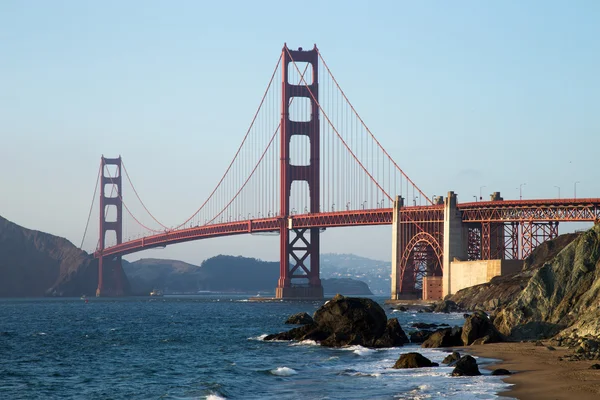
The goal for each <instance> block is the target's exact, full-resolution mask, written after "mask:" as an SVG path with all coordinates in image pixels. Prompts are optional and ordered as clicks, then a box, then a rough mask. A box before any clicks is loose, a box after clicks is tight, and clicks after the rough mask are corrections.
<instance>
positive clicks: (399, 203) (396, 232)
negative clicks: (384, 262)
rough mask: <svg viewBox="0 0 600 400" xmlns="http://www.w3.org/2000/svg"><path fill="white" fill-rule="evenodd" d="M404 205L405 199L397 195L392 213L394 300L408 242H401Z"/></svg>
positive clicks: (396, 296) (398, 291)
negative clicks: (401, 210)
mask: <svg viewBox="0 0 600 400" xmlns="http://www.w3.org/2000/svg"><path fill="white" fill-rule="evenodd" d="M403 206H404V199H403V198H402V197H400V196H396V199H394V211H393V215H392V300H398V294H399V293H400V291H401V290H400V288H399V287H398V283H399V274H400V273H401V270H400V269H401V268H400V265H401V263H402V253H403V252H404V247H405V246H406V243H401V242H400V241H401V239H402V237H401V235H402V232H401V229H400V209H401V208H402V207H403Z"/></svg>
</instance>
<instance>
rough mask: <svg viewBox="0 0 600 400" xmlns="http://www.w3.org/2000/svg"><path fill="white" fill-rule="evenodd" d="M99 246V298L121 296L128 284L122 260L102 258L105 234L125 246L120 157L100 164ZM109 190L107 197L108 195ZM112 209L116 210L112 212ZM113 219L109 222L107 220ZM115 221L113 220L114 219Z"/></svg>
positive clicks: (103, 158)
mask: <svg viewBox="0 0 600 400" xmlns="http://www.w3.org/2000/svg"><path fill="white" fill-rule="evenodd" d="M100 163H101V179H100V243H99V248H98V250H99V254H100V255H99V257H98V288H97V289H96V296H98V297H99V296H122V295H123V294H124V291H123V282H124V280H125V277H124V272H123V266H122V262H121V257H120V256H118V257H111V258H109V259H107V258H106V257H103V256H102V252H103V251H104V248H105V243H106V233H107V232H114V233H115V236H116V240H117V243H116V244H121V243H122V242H123V198H122V194H123V192H122V185H121V157H119V158H105V157H104V156H103V157H102V158H101V160H100ZM110 166H114V167H115V171H114V173H111V172H110V171H109V168H110ZM107 186H108V189H109V190H108V193H107V191H106V189H107ZM111 208H113V209H112V210H111ZM109 212H110V214H109ZM109 215H110V216H111V219H110V220H109V219H107V217H108V216H109ZM113 218H114V219H113Z"/></svg>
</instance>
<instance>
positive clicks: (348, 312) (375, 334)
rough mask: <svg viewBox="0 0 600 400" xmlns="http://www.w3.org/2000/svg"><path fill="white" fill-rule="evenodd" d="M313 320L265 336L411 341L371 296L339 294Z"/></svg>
mask: <svg viewBox="0 0 600 400" xmlns="http://www.w3.org/2000/svg"><path fill="white" fill-rule="evenodd" d="M313 320H314V322H313V323H312V324H308V325H304V326H302V327H299V328H294V329H292V330H290V331H288V332H282V333H278V334H274V335H268V336H267V337H265V340H315V341H317V342H319V343H320V344H321V345H322V346H327V347H341V346H348V345H361V346H365V347H394V346H402V345H403V344H404V343H407V342H408V338H407V337H406V334H405V333H404V331H403V330H402V328H401V327H400V324H399V323H398V320H397V319H396V318H391V319H390V320H389V321H388V319H387V316H386V315H385V311H384V310H383V309H382V308H381V306H379V304H377V303H376V302H374V301H373V300H371V299H368V298H353V297H344V296H341V295H336V296H335V297H334V298H333V299H332V300H330V301H328V302H326V303H325V304H324V305H323V306H321V307H320V308H319V309H318V310H317V311H316V312H315V314H314V316H313Z"/></svg>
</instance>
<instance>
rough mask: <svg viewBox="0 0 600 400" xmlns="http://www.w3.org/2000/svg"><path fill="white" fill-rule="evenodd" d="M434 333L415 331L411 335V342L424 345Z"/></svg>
mask: <svg viewBox="0 0 600 400" xmlns="http://www.w3.org/2000/svg"><path fill="white" fill-rule="evenodd" d="M432 333H433V332H431V331H415V332H411V333H410V342H411V343H423V342H424V341H426V340H427V338H429V336H431V334H432Z"/></svg>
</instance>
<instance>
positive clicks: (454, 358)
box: [442, 351, 460, 364]
mask: <svg viewBox="0 0 600 400" xmlns="http://www.w3.org/2000/svg"><path fill="white" fill-rule="evenodd" d="M458 360H460V353H459V352H458V351H453V352H452V353H451V354H448V355H447V356H446V357H445V358H444V360H443V361H442V364H451V363H453V362H455V361H458Z"/></svg>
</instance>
